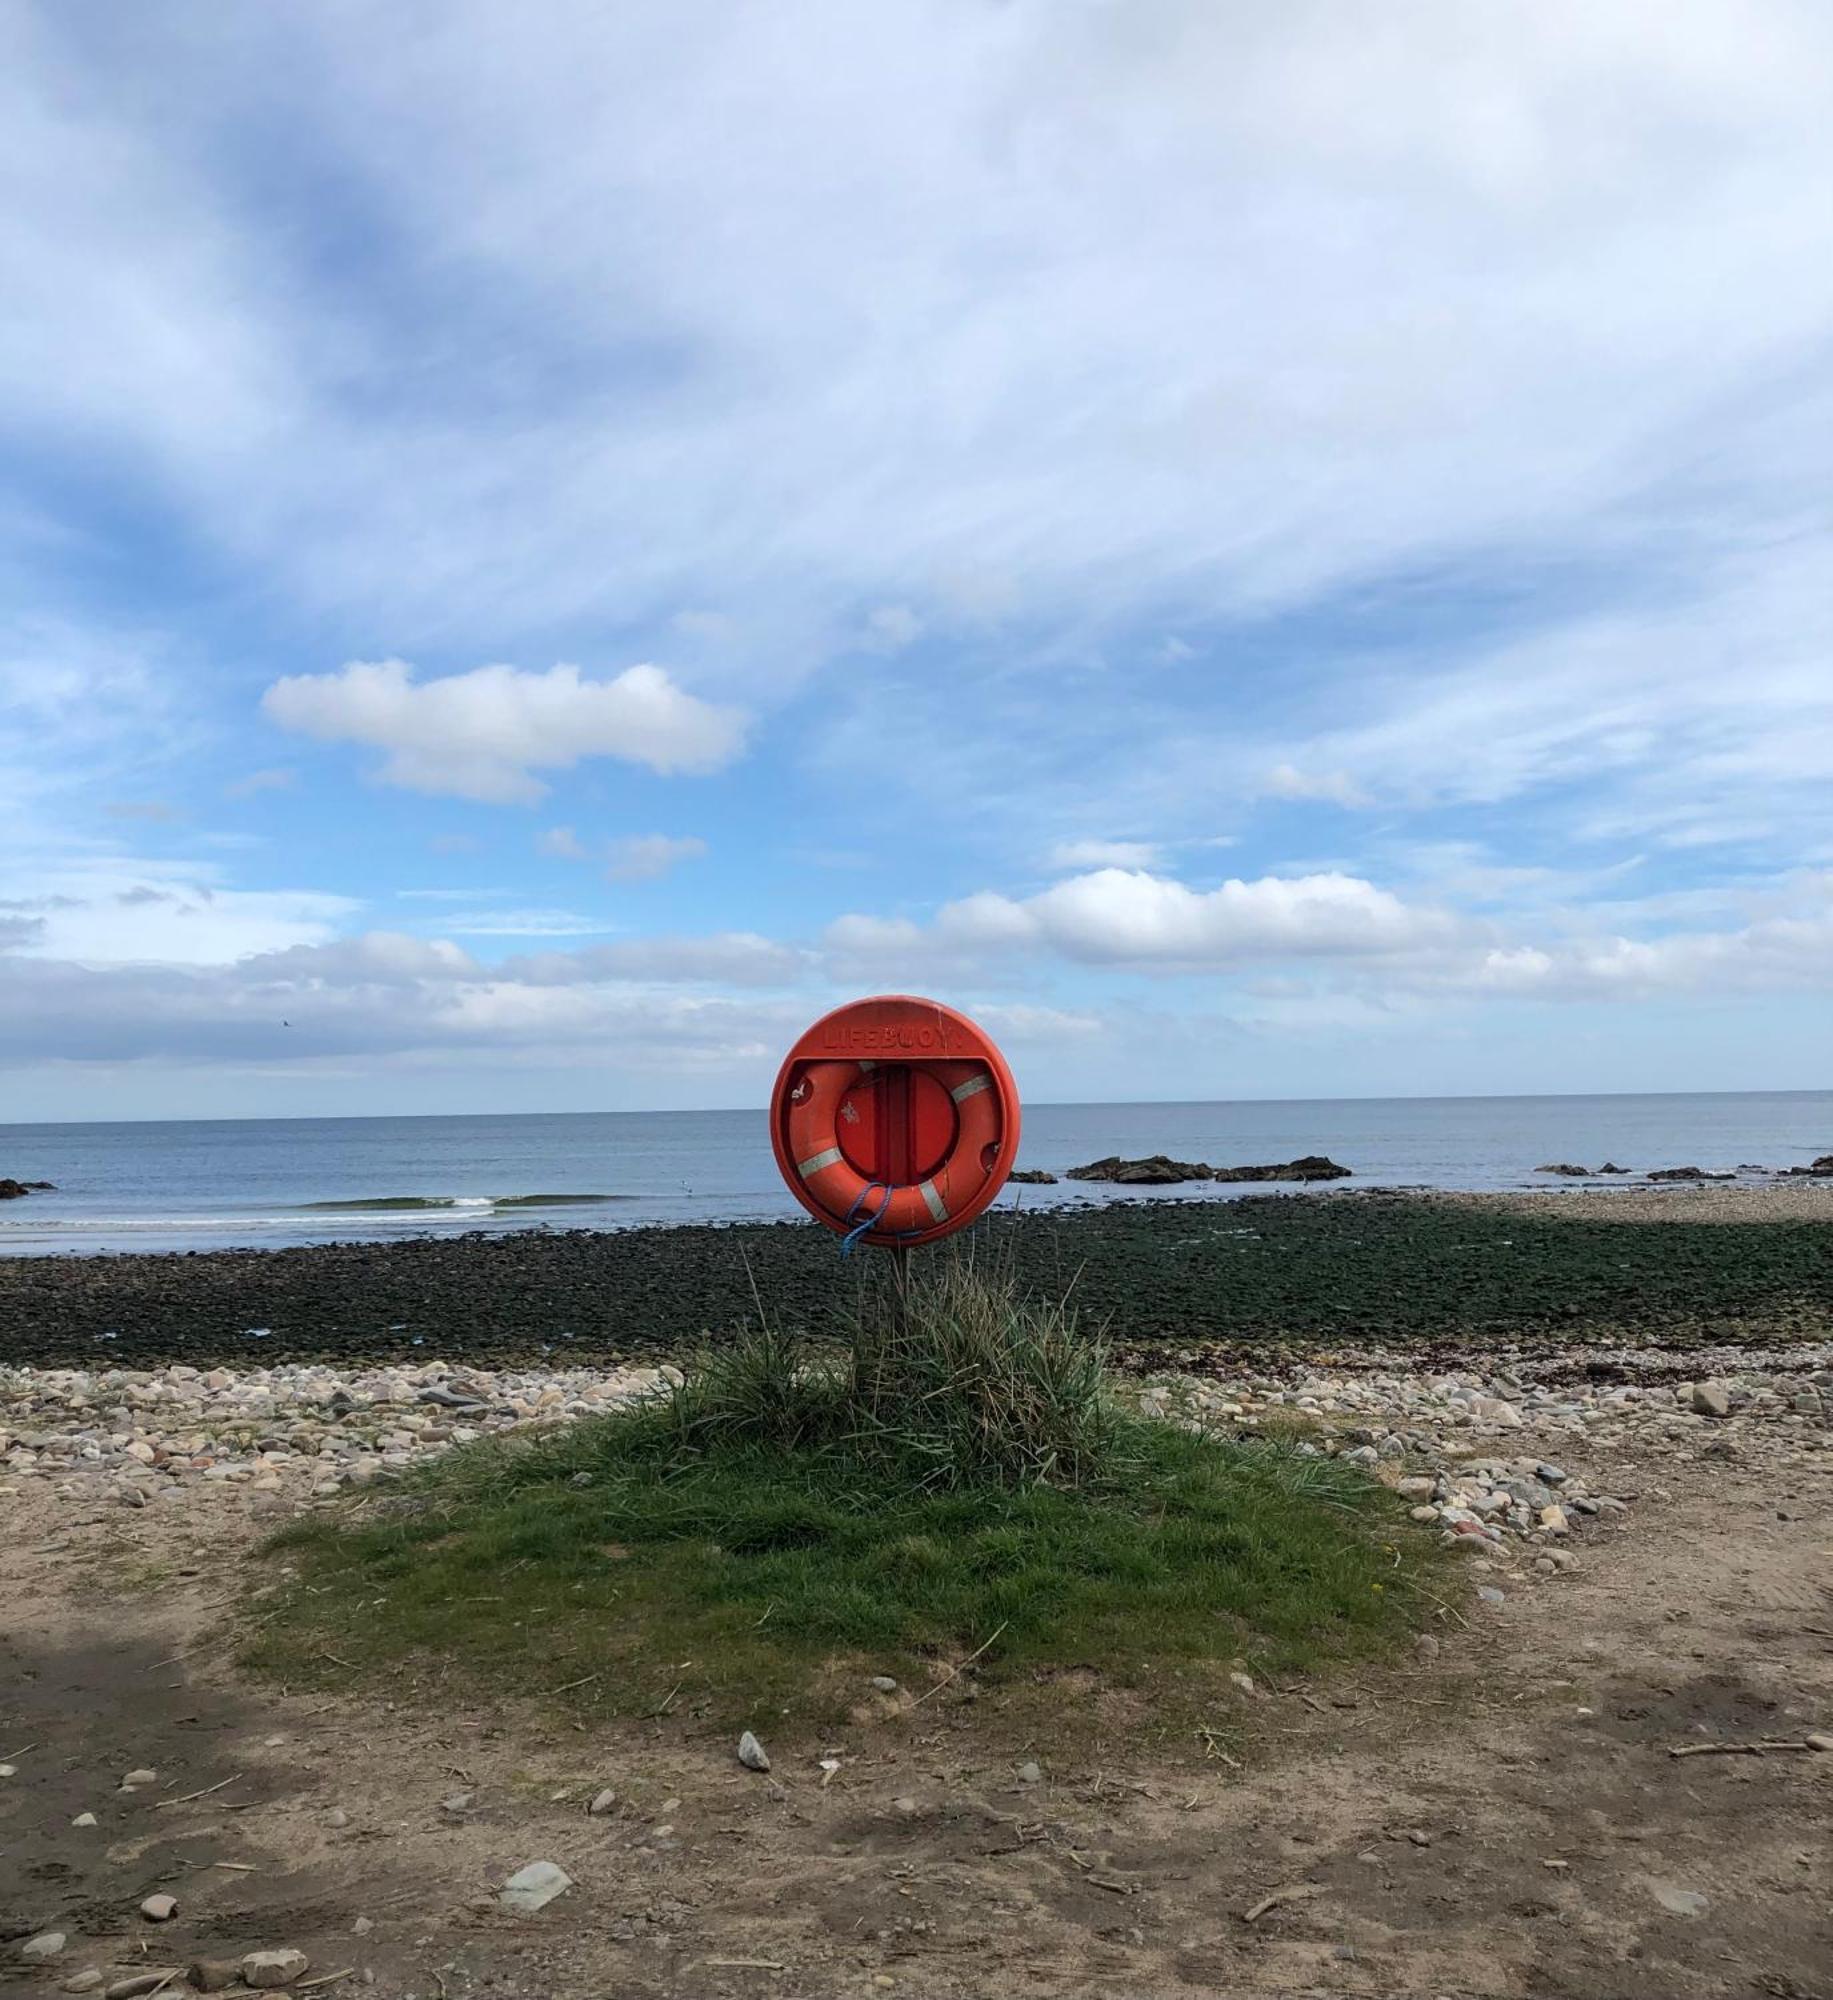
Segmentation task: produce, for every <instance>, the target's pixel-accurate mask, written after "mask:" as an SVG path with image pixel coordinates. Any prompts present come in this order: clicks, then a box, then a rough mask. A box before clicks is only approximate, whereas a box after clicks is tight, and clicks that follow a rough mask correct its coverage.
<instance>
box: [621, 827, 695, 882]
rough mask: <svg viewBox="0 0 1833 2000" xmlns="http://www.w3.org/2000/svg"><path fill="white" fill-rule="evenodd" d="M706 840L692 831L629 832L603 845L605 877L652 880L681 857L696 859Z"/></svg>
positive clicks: (622, 880) (677, 862)
mask: <svg viewBox="0 0 1833 2000" xmlns="http://www.w3.org/2000/svg"><path fill="white" fill-rule="evenodd" d="M706 851H707V846H706V842H705V841H704V840H700V839H697V838H696V837H695V836H694V835H693V834H683V835H680V836H678V837H677V836H673V835H670V834H666V833H642V834H630V835H628V836H626V837H625V838H624V839H621V840H614V841H612V842H610V843H609V845H608V846H607V847H606V849H605V879H606V880H607V881H610V882H653V881H655V880H657V879H658V878H659V877H660V876H663V875H666V874H667V873H668V871H669V870H670V869H671V868H676V867H679V865H680V864H681V863H682V862H683V861H697V860H698V859H699V858H700V857H701V855H703V854H704V853H705V852H706Z"/></svg>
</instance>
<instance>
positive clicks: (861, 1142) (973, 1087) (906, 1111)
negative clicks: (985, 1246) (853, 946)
mask: <svg viewBox="0 0 1833 2000" xmlns="http://www.w3.org/2000/svg"><path fill="white" fill-rule="evenodd" d="M1018 1139H1019V1105H1018V1088H1017V1085H1016V1084H1015V1083H1014V1082H1013V1080H1012V1072H1011V1070H1010V1069H1009V1068H1007V1066H1006V1061H1005V1058H1004V1057H1003V1056H1002V1055H1001V1054H1000V1053H999V1050H998V1049H997V1048H996V1047H995V1046H994V1044H993V1042H992V1040H991V1039H990V1038H989V1037H988V1036H987V1035H986V1034H985V1033H984V1032H983V1031H982V1030H981V1029H980V1028H978V1027H977V1026H975V1024H974V1023H973V1022H972V1021H970V1020H969V1019H968V1018H967V1016H966V1015H965V1014H960V1013H957V1012H956V1011H955V1009H954V1008H952V1007H948V1006H944V1005H943V1003H942V1002H941V1001H939V1000H919V999H917V998H915V997H914V996H913V995H910V994H905V993H887V994H880V995H878V996H876V997H875V998H873V999H870V1000H855V1001H852V1002H850V1003H849V1004H848V1005H846V1006H844V1007H838V1008H836V1009H835V1010H834V1011H833V1012H832V1013H831V1014H824V1015H823V1016H822V1017H821V1019H820V1020H818V1021H816V1022H815V1023H814V1025H813V1026H812V1027H810V1028H808V1029H807V1030H806V1031H805V1032H804V1033H803V1034H801V1035H800V1036H798V1037H797V1039H796V1042H795V1045H794V1046H793V1047H792V1048H791V1049H790V1051H789V1053H788V1054H787V1055H786V1056H785V1057H784V1059H783V1066H782V1068H781V1070H779V1071H778V1073H777V1081H776V1089H775V1090H774V1091H773V1093H772V1095H771V1111H770V1143H771V1147H772V1150H773V1151H774V1152H775V1154H776V1161H777V1166H778V1168H779V1169H780V1171H781V1172H782V1176H783V1179H784V1181H785V1182H786V1183H787V1184H788V1187H789V1190H790V1192H791V1193H792V1194H793V1195H794V1196H795V1198H796V1200H797V1201H798V1202H800V1203H801V1205H802V1206H803V1207H804V1208H805V1209H807V1210H808V1212H809V1214H810V1215H812V1216H813V1217H814V1218H815V1219H816V1221H818V1222H821V1223H823V1224H825V1225H826V1227H828V1228H829V1229H831V1230H833V1231H834V1232H835V1233H836V1234H837V1235H840V1236H844V1237H845V1238H846V1239H847V1243H848V1245H849V1247H850V1246H851V1244H853V1243H854V1242H864V1243H866V1244H869V1245H872V1246H875V1247H877V1248H880V1249H888V1250H902V1249H909V1248H911V1247H913V1246H915V1245H917V1244H922V1243H933V1242H935V1241H936V1240H937V1239H939V1238H941V1237H944V1236H948V1235H950V1234H952V1233H953V1232H954V1231H955V1230H957V1229H961V1228H965V1227H966V1225H967V1224H968V1223H970V1222H972V1221H973V1220H974V1218H975V1217H976V1216H977V1215H979V1214H980V1213H981V1212H982V1211H983V1210H984V1209H985V1208H986V1207H987V1206H988V1204H989V1203H990V1202H991V1201H992V1200H993V1199H994V1197H995V1196H996V1195H997V1194H998V1193H999V1190H1000V1189H1001V1188H1002V1187H1003V1186H1004V1185H1005V1182H1006V1177H1007V1175H1009V1174H1010V1173H1011V1171H1012V1167H1013V1164H1014V1162H1015V1161H1016V1159H1017V1157H1018Z"/></svg>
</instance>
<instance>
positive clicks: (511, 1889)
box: [497, 1861, 573, 1912]
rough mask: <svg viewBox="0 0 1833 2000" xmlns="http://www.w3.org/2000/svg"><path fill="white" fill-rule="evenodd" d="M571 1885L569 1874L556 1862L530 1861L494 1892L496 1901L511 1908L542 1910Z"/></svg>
mask: <svg viewBox="0 0 1833 2000" xmlns="http://www.w3.org/2000/svg"><path fill="white" fill-rule="evenodd" d="M572 1886H573V1878H572V1876H570V1875H569V1874H568V1873H567V1872H566V1870H565V1869H564V1868H562V1867H561V1866H560V1864H559V1863H558V1862H557V1861H531V1862H529V1864H528V1865H527V1866H526V1867H525V1868H518V1869H517V1870H516V1872H515V1873H514V1874H513V1875H512V1876H510V1878H509V1880H508V1881H507V1882H505V1883H504V1884H503V1886H502V1887H501V1888H500V1889H499V1890H498V1891H497V1901H498V1902H499V1903H504V1904H507V1905H508V1907H509V1908H510V1909H512V1910H526V1911H530V1912H533V1911H535V1910H544V1909H546V1907H547V1906H548V1904H549V1903H551V1902H552V1901H553V1900H554V1898H555V1897H556V1896H564V1895H565V1894H566V1892H567V1891H568V1890H569V1889H570V1888H571V1887H572Z"/></svg>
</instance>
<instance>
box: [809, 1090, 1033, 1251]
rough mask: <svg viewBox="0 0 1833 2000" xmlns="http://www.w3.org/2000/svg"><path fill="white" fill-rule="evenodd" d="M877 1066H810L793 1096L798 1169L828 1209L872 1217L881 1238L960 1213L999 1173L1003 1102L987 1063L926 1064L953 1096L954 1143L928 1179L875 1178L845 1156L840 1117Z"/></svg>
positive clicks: (911, 1231) (851, 1216) (932, 1225)
mask: <svg viewBox="0 0 1833 2000" xmlns="http://www.w3.org/2000/svg"><path fill="white" fill-rule="evenodd" d="M873 1067H874V1065H873V1064H871V1063H862V1062H816V1063H810V1064H809V1065H808V1067H807V1068H806V1069H805V1070H804V1071H803V1072H802V1076H801V1078H800V1080H799V1081H798V1082H797V1084H796V1087H795V1089H794V1090H793V1091H791V1092H790V1097H789V1146H790V1154H791V1157H792V1159H793V1160H794V1162H795V1169H796V1172H797V1174H798V1175H799V1176H800V1177H801V1179H802V1180H803V1182H804V1183H805V1184H806V1185H807V1186H808V1188H809V1190H810V1192H811V1193H813V1194H814V1195H815V1198H816V1200H817V1201H818V1202H819V1203H820V1205H821V1207H822V1208H824V1209H826V1210H827V1212H828V1213H829V1214H830V1215H833V1216H837V1217H839V1218H841V1219H842V1220H851V1221H859V1222H863V1221H866V1220H867V1219H868V1218H869V1219H870V1221H871V1224H872V1233H873V1234H874V1235H881V1234H887V1233H888V1234H892V1235H898V1236H905V1235H917V1234H921V1233H923V1232H924V1231H927V1230H931V1229H934V1228H936V1227H937V1226H938V1225H940V1224H942V1223H944V1222H947V1221H948V1220H949V1219H950V1217H951V1216H954V1215H957V1214H959V1213H960V1212H961V1211H962V1210H963V1209H965V1208H966V1207H967V1206H968V1205H969V1204H970V1203H971V1202H972V1201H973V1200H974V1198H975V1197H976V1196H977V1195H978V1194H979V1193H980V1192H981V1190H982V1189H983V1188H984V1187H985V1186H986V1184H987V1182H988V1180H989V1179H990V1178H991V1177H992V1173H993V1165H994V1160H995V1157H996V1155H997V1153H998V1151H999V1137H1000V1133H999V1103H998V1100H997V1098H996V1097H995V1096H994V1094H993V1089H992V1083H993V1079H992V1076H991V1074H990V1073H989V1072H988V1070H987V1068H986V1066H985V1064H984V1063H974V1062H962V1063H925V1064H924V1065H923V1068H924V1070H925V1071H926V1072H927V1074H929V1075H930V1076H932V1077H934V1078H935V1079H936V1081H937V1082H938V1083H940V1084H941V1085H942V1086H943V1087H944V1088H945V1089H946V1090H947V1092H948V1094H949V1096H950V1098H952V1099H953V1101H954V1104H955V1108H956V1115H957V1118H958V1120H959V1123H958V1125H957V1128H956V1132H955V1139H954V1144H953V1145H952V1146H950V1147H949V1149H948V1151H947V1153H946V1154H945V1155H944V1156H943V1159H942V1161H941V1163H940V1164H939V1165H938V1166H937V1167H936V1168H935V1169H934V1170H933V1171H932V1172H931V1173H930V1174H928V1175H927V1176H926V1177H925V1178H924V1179H922V1180H920V1181H915V1182H912V1183H911V1184H910V1185H909V1186H907V1187H893V1186H891V1185H890V1184H889V1183H887V1182H877V1181H871V1180H868V1179H867V1178H866V1176H865V1175H864V1174H862V1173H861V1172H860V1171H859V1169H858V1168H857V1167H856V1166H854V1165H853V1163H852V1162H851V1161H850V1160H849V1159H848V1158H847V1156H846V1149H845V1148H844V1147H843V1146H842V1145H841V1143H840V1120H841V1113H842V1108H843V1106H844V1105H845V1102H846V1096H847V1092H848V1091H850V1090H851V1089H852V1088H853V1087H854V1085H855V1084H857V1083H859V1082H860V1081H861V1080H862V1079H863V1078H864V1076H865V1075H866V1074H867V1073H868V1072H870V1071H871V1069H872V1068H873Z"/></svg>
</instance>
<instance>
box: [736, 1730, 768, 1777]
mask: <svg viewBox="0 0 1833 2000" xmlns="http://www.w3.org/2000/svg"><path fill="white" fill-rule="evenodd" d="M738 1761H739V1762H740V1763H741V1764H742V1765H743V1766H744V1767H745V1769H746V1770H747V1771H767V1770H769V1768H770V1753H769V1752H768V1751H767V1750H766V1749H765V1748H764V1746H763V1745H762V1744H761V1743H760V1742H759V1741H758V1740H757V1738H756V1737H755V1736H753V1735H752V1734H751V1732H750V1730H748V1729H747V1730H746V1731H745V1733H744V1734H743V1735H742V1736H741V1737H740V1738H739V1739H738Z"/></svg>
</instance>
